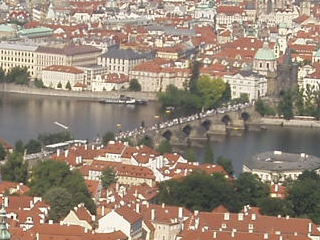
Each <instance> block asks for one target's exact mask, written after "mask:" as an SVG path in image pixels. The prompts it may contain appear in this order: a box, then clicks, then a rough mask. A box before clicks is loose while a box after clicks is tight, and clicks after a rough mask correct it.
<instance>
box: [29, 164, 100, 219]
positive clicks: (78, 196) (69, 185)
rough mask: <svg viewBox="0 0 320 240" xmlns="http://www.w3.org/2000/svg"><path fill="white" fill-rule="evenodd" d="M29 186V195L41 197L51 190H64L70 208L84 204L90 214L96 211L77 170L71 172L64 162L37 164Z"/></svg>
mask: <svg viewBox="0 0 320 240" xmlns="http://www.w3.org/2000/svg"><path fill="white" fill-rule="evenodd" d="M29 185H30V188H31V190H30V194H31V195H38V196H43V195H44V193H45V192H46V191H48V190H50V189H51V188H56V187H62V188H65V189H66V190H67V191H68V192H69V193H70V194H71V196H72V200H73V201H72V204H73V206H72V207H74V206H76V205H77V204H79V203H84V205H85V206H86V208H87V209H88V210H89V211H90V212H91V213H92V214H94V213H95V211H96V207H95V204H94V202H93V200H92V198H91V196H90V193H89V191H88V189H87V187H86V185H85V182H84V179H83V177H82V175H81V173H80V172H79V171H78V170H72V171H71V170H70V169H69V166H68V165H67V164H66V163H64V162H58V161H53V160H46V161H43V162H40V163H38V164H37V165H36V166H35V167H34V168H33V172H32V176H31V182H30V184H29Z"/></svg>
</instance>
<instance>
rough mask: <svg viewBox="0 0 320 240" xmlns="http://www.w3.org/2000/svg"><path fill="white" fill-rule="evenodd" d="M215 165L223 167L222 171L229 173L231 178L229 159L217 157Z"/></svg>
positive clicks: (231, 168) (231, 170)
mask: <svg viewBox="0 0 320 240" xmlns="http://www.w3.org/2000/svg"><path fill="white" fill-rule="evenodd" d="M217 164H218V165H220V166H221V167H223V169H224V170H225V171H226V172H227V173H229V174H230V175H231V176H232V175H233V166H232V162H231V160H230V159H228V158H225V157H223V156H219V157H218V159H217Z"/></svg>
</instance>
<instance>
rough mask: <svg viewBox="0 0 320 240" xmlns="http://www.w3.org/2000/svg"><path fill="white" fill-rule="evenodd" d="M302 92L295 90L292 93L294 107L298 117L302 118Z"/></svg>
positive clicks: (300, 89) (298, 89) (299, 89)
mask: <svg viewBox="0 0 320 240" xmlns="http://www.w3.org/2000/svg"><path fill="white" fill-rule="evenodd" d="M303 92H304V89H303V88H296V89H295V91H294V106H295V107H296V109H297V111H298V115H300V116H303V115H304V114H305V112H304V96H303Z"/></svg>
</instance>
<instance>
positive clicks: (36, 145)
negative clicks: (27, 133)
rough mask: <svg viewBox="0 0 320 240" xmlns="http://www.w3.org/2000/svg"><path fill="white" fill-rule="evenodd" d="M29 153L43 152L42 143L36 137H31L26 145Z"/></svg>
mask: <svg viewBox="0 0 320 240" xmlns="http://www.w3.org/2000/svg"><path fill="white" fill-rule="evenodd" d="M25 149H26V150H27V153H28V154H32V153H38V152H41V143H40V142H39V141H37V140H35V139H30V140H29V141H28V142H27V144H26V145H25Z"/></svg>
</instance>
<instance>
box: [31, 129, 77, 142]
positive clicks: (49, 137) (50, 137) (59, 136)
mask: <svg viewBox="0 0 320 240" xmlns="http://www.w3.org/2000/svg"><path fill="white" fill-rule="evenodd" d="M37 139H38V141H40V142H41V143H42V144H43V145H49V144H55V143H59V142H65V141H69V140H72V136H71V133H70V132H69V131H63V132H58V133H43V134H39V135H38V138H37Z"/></svg>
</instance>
